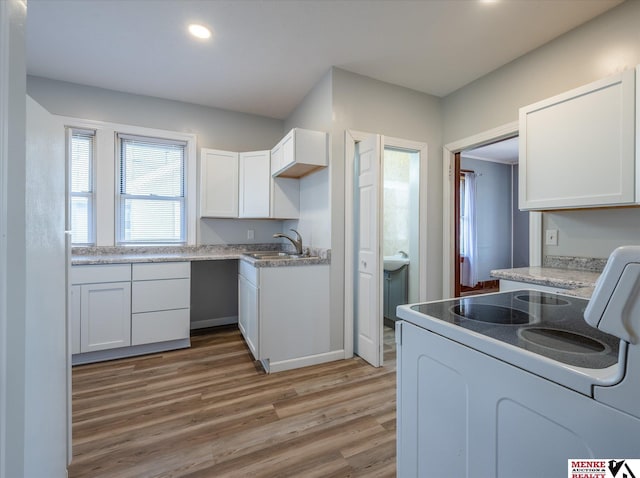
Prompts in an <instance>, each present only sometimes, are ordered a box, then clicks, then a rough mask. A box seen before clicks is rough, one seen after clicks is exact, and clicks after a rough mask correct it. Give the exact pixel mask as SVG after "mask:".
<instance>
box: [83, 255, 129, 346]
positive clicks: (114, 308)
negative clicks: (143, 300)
mask: <svg viewBox="0 0 640 478" xmlns="http://www.w3.org/2000/svg"><path fill="white" fill-rule="evenodd" d="M71 283H72V289H71V306H72V313H71V320H72V326H73V330H72V333H71V337H72V350H73V353H86V352H95V351H98V350H106V349H113V348H118V347H126V346H129V345H131V265H130V264H108V265H89V266H74V267H72V268H71Z"/></svg>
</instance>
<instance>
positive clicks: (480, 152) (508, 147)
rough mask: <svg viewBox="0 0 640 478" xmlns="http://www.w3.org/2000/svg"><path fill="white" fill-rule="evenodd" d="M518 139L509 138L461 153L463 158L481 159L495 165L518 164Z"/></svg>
mask: <svg viewBox="0 0 640 478" xmlns="http://www.w3.org/2000/svg"><path fill="white" fill-rule="evenodd" d="M518 144H519V142H518V137H517V136H516V137H515V138H509V139H505V140H502V141H498V142H497V143H491V144H487V145H484V146H480V147H478V148H475V149H468V150H466V151H463V152H462V156H463V157H464V158H471V159H481V160H483V161H493V162H495V163H506V164H515V163H517V162H518V157H519V154H518Z"/></svg>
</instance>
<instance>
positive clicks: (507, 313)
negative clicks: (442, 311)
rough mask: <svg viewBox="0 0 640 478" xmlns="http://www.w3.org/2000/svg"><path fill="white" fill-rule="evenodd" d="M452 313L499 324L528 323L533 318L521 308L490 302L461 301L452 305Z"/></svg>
mask: <svg viewBox="0 0 640 478" xmlns="http://www.w3.org/2000/svg"><path fill="white" fill-rule="evenodd" d="M453 313H454V314H457V315H460V316H462V317H464V318H465V319H471V320H479V321H480V322H491V323H493V324H501V325H522V324H528V323H529V322H531V320H532V319H533V317H532V316H531V315H530V314H529V313H527V312H523V311H522V310H518V309H512V308H510V307H502V306H500V305H491V304H473V303H461V304H458V305H455V306H453Z"/></svg>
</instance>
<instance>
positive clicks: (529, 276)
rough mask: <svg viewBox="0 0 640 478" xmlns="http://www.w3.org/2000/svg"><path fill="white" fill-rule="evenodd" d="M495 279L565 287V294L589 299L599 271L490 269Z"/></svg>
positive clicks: (546, 268)
mask: <svg viewBox="0 0 640 478" xmlns="http://www.w3.org/2000/svg"><path fill="white" fill-rule="evenodd" d="M491 276H492V277H495V278H496V279H505V280H512V281H517V282H525V283H528V284H537V285H544V286H547V287H557V288H558V289H566V292H563V293H566V294H567V295H574V296H576V297H582V298H585V299H589V298H590V297H591V294H593V289H594V288H595V284H596V280H597V279H598V277H600V272H593V271H584V270H576V269H560V268H554V267H521V268H516V269H497V270H493V271H491Z"/></svg>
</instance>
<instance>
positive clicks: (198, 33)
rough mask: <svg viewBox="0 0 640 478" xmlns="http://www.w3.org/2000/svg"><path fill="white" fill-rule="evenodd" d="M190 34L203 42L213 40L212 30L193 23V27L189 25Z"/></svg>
mask: <svg viewBox="0 0 640 478" xmlns="http://www.w3.org/2000/svg"><path fill="white" fill-rule="evenodd" d="M189 33H191V34H192V35H193V36H194V37H196V38H200V39H202V40H206V39H207V38H211V30H209V29H208V28H207V27H205V26H204V25H198V24H197V23H192V24H191V25H189Z"/></svg>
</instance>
